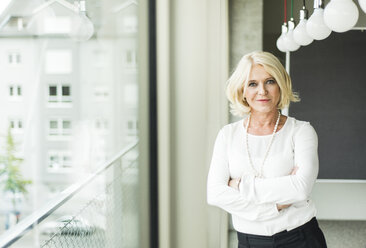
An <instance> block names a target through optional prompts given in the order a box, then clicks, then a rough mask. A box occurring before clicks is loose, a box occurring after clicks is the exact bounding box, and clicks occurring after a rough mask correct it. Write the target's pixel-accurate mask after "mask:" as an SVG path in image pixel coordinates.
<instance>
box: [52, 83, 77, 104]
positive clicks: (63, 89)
mask: <svg viewBox="0 0 366 248" xmlns="http://www.w3.org/2000/svg"><path fill="white" fill-rule="evenodd" d="M48 102H50V103H71V102H72V100H71V86H70V85H66V84H50V85H49V86H48Z"/></svg>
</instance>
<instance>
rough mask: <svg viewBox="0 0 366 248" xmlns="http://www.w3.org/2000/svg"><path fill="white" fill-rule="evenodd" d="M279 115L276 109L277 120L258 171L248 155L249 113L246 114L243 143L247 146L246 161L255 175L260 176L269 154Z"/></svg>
mask: <svg viewBox="0 0 366 248" xmlns="http://www.w3.org/2000/svg"><path fill="white" fill-rule="evenodd" d="M280 117H281V113H280V112H279V111H278V117H277V121H276V125H275V127H274V129H273V133H272V137H271V140H270V142H269V144H268V146H267V150H266V153H265V155H264V158H263V162H262V164H261V167H260V170H259V172H258V171H257V170H256V169H255V168H254V164H253V161H252V157H251V156H250V152H249V142H248V128H249V124H250V114H249V116H248V123H247V126H246V128H245V141H246V142H245V143H246V148H247V154H248V161H249V165H250V167H251V169H252V171H253V173H254V176H255V177H262V176H263V175H262V171H263V166H264V163H265V162H266V159H267V156H268V154H269V150H270V149H271V146H272V143H273V140H274V137H275V135H276V131H277V127H278V123H279V122H280Z"/></svg>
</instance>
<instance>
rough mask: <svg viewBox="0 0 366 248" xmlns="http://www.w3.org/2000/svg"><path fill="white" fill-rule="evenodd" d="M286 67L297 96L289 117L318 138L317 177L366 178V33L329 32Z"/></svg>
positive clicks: (293, 56)
mask: <svg viewBox="0 0 366 248" xmlns="http://www.w3.org/2000/svg"><path fill="white" fill-rule="evenodd" d="M290 64H291V68H290V72H291V78H292V81H293V87H294V89H295V91H297V92H299V93H300V97H301V102H299V103H295V104H292V105H291V107H290V116H294V117H295V118H297V119H300V120H306V121H310V123H311V124H312V125H313V126H314V128H315V130H316V131H317V133H318V137H319V160H320V171H319V177H318V178H322V179H366V158H365V155H366V32H361V31H356V30H354V31H349V32H346V33H341V34H339V33H332V34H331V36H330V37H328V38H327V39H325V40H322V41H315V42H313V43H312V44H311V45H309V46H306V47H301V48H300V49H299V50H298V51H296V52H294V53H291V63H290Z"/></svg>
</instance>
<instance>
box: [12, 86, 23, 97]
mask: <svg viewBox="0 0 366 248" xmlns="http://www.w3.org/2000/svg"><path fill="white" fill-rule="evenodd" d="M9 96H10V97H11V98H12V99H16V98H19V97H21V96H22V86H20V85H9Z"/></svg>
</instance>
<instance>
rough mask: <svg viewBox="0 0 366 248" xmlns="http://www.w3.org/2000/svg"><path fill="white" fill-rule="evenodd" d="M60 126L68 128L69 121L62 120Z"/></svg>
mask: <svg viewBox="0 0 366 248" xmlns="http://www.w3.org/2000/svg"><path fill="white" fill-rule="evenodd" d="M62 128H63V129H70V128H71V121H62Z"/></svg>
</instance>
